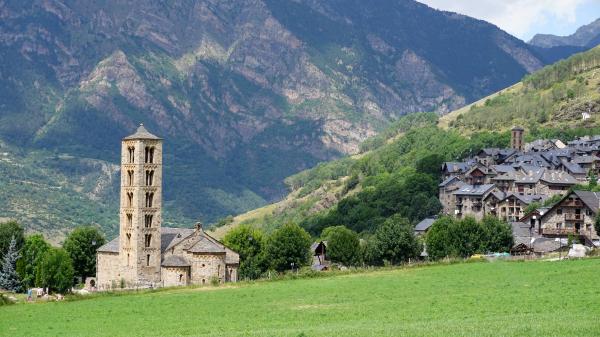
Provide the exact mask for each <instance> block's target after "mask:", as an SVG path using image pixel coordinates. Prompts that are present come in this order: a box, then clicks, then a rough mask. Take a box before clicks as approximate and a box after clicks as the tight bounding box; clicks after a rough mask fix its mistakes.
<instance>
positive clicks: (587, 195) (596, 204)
mask: <svg viewBox="0 0 600 337" xmlns="http://www.w3.org/2000/svg"><path fill="white" fill-rule="evenodd" d="M573 193H575V195H577V196H578V197H579V199H581V201H582V202H583V203H584V204H585V205H586V206H587V207H589V208H590V209H591V210H592V211H593V212H594V214H598V209H599V208H600V192H589V191H573Z"/></svg>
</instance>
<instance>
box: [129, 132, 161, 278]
mask: <svg viewBox="0 0 600 337" xmlns="http://www.w3.org/2000/svg"><path fill="white" fill-rule="evenodd" d="M161 209H162V139H161V138H159V137H157V136H155V135H153V134H151V133H150V132H148V130H146V128H145V127H144V125H143V124H140V126H139V127H138V129H137V131H136V132H135V133H134V134H132V135H131V136H127V137H125V138H123V140H122V142H121V200H120V212H119V221H120V233H119V234H120V235H119V259H120V265H121V276H122V278H123V279H124V280H125V281H126V282H127V283H128V284H131V285H133V284H143V283H149V282H159V281H160V263H161V251H160V241H161V238H160V233H161V230H160V226H161V220H162V219H161V218H162V217H161Z"/></svg>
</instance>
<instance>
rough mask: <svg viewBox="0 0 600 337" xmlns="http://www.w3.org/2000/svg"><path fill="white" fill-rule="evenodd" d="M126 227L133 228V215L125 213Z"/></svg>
mask: <svg viewBox="0 0 600 337" xmlns="http://www.w3.org/2000/svg"><path fill="white" fill-rule="evenodd" d="M126 216H127V226H129V227H131V226H133V214H130V213H127V214H126Z"/></svg>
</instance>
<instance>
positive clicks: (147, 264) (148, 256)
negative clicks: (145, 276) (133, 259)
mask: <svg viewBox="0 0 600 337" xmlns="http://www.w3.org/2000/svg"><path fill="white" fill-rule="evenodd" d="M146 266H147V267H148V266H150V254H148V255H146Z"/></svg>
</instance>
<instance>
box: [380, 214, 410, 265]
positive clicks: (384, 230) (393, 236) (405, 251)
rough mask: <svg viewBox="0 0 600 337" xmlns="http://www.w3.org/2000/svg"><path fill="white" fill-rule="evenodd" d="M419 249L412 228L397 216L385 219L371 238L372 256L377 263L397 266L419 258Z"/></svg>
mask: <svg viewBox="0 0 600 337" xmlns="http://www.w3.org/2000/svg"><path fill="white" fill-rule="evenodd" d="M421 248H422V247H421V244H420V243H419V242H418V240H417V238H416V237H415V234H414V228H413V226H412V225H411V224H410V223H409V222H408V220H407V219H406V218H403V217H401V216H399V215H394V216H392V217H390V218H389V219H387V220H386V221H385V222H384V223H383V224H382V225H381V226H380V227H379V228H377V230H376V231H375V236H374V237H373V249H374V255H375V257H376V259H377V261H379V263H382V262H383V261H388V262H389V263H391V264H399V263H401V262H404V261H407V260H408V259H409V258H415V257H417V256H419V254H420V253H421Z"/></svg>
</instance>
